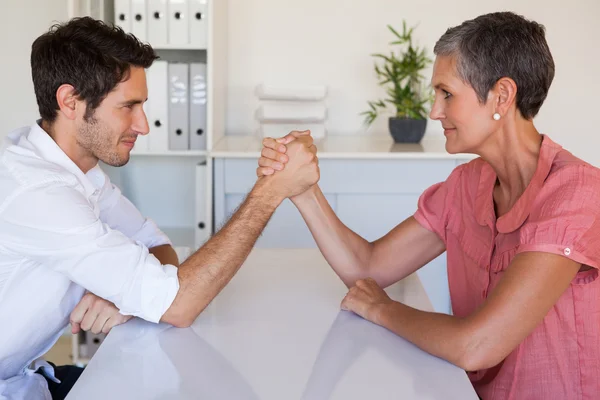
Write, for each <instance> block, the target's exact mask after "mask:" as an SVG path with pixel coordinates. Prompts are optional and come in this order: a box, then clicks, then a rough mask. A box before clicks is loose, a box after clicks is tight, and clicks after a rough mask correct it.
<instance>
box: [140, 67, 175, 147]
mask: <svg viewBox="0 0 600 400" xmlns="http://www.w3.org/2000/svg"><path fill="white" fill-rule="evenodd" d="M168 68H169V64H168V63H167V62H166V61H154V63H152V66H151V67H150V68H148V70H147V71H146V81H147V82H148V101H147V102H146V104H147V112H146V117H147V118H148V125H149V126H150V134H149V135H148V150H149V151H151V152H153V153H162V152H167V151H169V103H168V99H169V91H168V77H169V70H168Z"/></svg>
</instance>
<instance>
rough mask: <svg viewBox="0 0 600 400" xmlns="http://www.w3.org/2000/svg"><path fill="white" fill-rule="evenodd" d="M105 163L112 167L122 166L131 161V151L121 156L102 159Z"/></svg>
mask: <svg viewBox="0 0 600 400" xmlns="http://www.w3.org/2000/svg"><path fill="white" fill-rule="evenodd" d="M100 161H102V162H103V163H104V164H106V165H110V166H111V167H122V166H124V165H125V164H127V163H128V162H129V152H127V154H126V155H123V156H120V157H118V158H117V157H111V158H110V159H107V160H103V159H100Z"/></svg>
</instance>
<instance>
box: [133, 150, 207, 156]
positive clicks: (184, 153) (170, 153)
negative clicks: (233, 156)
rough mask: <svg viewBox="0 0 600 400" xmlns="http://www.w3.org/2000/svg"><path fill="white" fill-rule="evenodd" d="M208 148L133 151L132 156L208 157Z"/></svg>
mask: <svg viewBox="0 0 600 400" xmlns="http://www.w3.org/2000/svg"><path fill="white" fill-rule="evenodd" d="M207 155H208V152H207V151H206V150H169V151H146V152H131V156H135V157H141V156H151V157H180V156H184V157H206V156H207Z"/></svg>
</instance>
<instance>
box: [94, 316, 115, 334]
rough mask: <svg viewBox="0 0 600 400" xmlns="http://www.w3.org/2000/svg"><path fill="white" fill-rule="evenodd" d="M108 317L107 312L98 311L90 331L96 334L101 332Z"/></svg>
mask: <svg viewBox="0 0 600 400" xmlns="http://www.w3.org/2000/svg"><path fill="white" fill-rule="evenodd" d="M110 318H111V316H110V315H109V314H108V313H100V314H99V315H98V317H97V318H96V320H95V321H94V324H93V325H92V328H91V329H90V330H91V331H92V333H95V334H98V333H100V332H102V330H103V328H104V325H105V324H106V322H107V321H108V320H109V319H110Z"/></svg>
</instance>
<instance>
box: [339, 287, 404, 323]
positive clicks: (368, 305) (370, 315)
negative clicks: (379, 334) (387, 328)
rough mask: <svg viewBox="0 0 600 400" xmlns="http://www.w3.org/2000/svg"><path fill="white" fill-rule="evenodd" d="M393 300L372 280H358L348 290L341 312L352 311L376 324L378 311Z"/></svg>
mask: <svg viewBox="0 0 600 400" xmlns="http://www.w3.org/2000/svg"><path fill="white" fill-rule="evenodd" d="M392 302H393V300H392V299H390V297H389V296H388V295H387V293H386V292H385V291H384V290H383V289H382V288H381V287H379V285H378V284H377V282H375V280H374V279H372V278H366V279H360V280H358V281H356V284H355V285H354V286H353V287H351V288H350V290H349V291H348V294H346V297H344V300H342V310H347V311H352V312H354V313H355V314H358V315H360V316H361V317H363V318H364V319H366V320H368V321H371V322H373V323H376V324H378V323H379V321H378V315H379V310H380V309H381V308H382V306H385V305H388V304H390V303H392Z"/></svg>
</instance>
